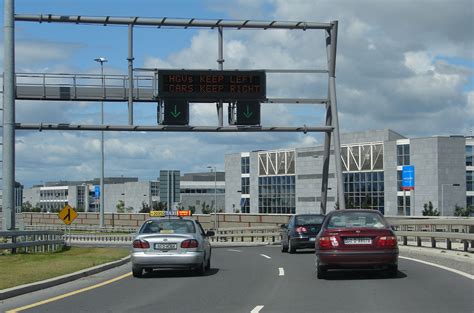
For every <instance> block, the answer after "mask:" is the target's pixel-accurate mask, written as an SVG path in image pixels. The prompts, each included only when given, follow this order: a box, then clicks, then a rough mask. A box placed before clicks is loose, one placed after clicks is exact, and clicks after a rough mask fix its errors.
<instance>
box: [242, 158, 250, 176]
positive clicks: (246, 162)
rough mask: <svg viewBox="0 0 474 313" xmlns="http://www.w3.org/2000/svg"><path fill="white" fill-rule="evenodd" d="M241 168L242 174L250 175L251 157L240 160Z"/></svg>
mask: <svg viewBox="0 0 474 313" xmlns="http://www.w3.org/2000/svg"><path fill="white" fill-rule="evenodd" d="M240 167H241V173H242V174H248V173H250V157H242V158H241V159H240Z"/></svg>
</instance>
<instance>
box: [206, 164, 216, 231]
mask: <svg viewBox="0 0 474 313" xmlns="http://www.w3.org/2000/svg"><path fill="white" fill-rule="evenodd" d="M207 168H209V169H211V171H212V170H214V206H215V207H214V229H216V230H217V227H218V224H217V170H216V167H215V166H208V167H207Z"/></svg>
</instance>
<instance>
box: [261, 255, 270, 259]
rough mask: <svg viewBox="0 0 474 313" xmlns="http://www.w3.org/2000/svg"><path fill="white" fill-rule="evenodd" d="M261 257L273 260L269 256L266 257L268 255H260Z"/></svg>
mask: <svg viewBox="0 0 474 313" xmlns="http://www.w3.org/2000/svg"><path fill="white" fill-rule="evenodd" d="M260 255H261V256H263V257H264V258H267V259H271V257H269V256H268V255H266V254H260Z"/></svg>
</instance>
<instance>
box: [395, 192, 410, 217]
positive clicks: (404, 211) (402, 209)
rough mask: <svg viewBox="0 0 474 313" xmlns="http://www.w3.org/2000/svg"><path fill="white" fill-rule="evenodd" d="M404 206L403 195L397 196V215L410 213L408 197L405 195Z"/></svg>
mask: <svg viewBox="0 0 474 313" xmlns="http://www.w3.org/2000/svg"><path fill="white" fill-rule="evenodd" d="M405 201H406V202H405V207H404V206H403V196H398V197H397V208H398V215H410V197H405Z"/></svg>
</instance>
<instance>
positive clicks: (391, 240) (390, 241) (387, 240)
mask: <svg viewBox="0 0 474 313" xmlns="http://www.w3.org/2000/svg"><path fill="white" fill-rule="evenodd" d="M377 246H378V247H380V248H395V247H396V246H397V237H396V236H382V237H379V240H378V241H377Z"/></svg>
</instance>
